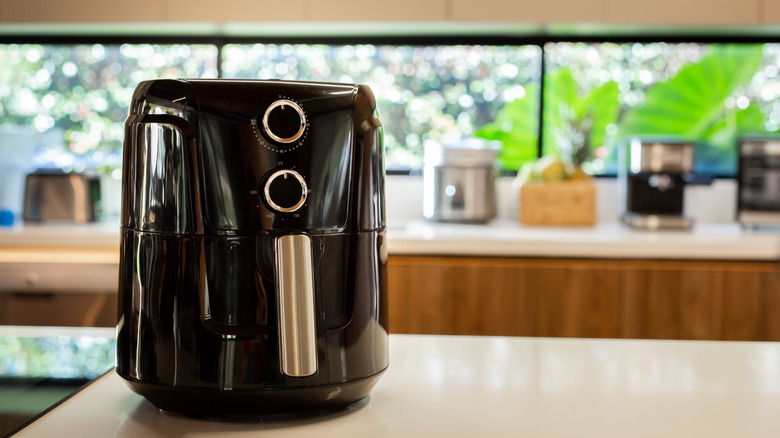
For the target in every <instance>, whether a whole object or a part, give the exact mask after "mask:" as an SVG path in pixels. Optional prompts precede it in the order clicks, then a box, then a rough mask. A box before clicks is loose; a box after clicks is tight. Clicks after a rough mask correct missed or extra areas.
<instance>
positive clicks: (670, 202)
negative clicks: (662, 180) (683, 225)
mask: <svg viewBox="0 0 780 438" xmlns="http://www.w3.org/2000/svg"><path fill="white" fill-rule="evenodd" d="M664 175H665V176H667V177H668V178H669V180H670V181H671V182H672V183H671V186H670V187H665V188H663V189H659V188H658V187H656V185H655V184H653V183H651V180H652V178H657V177H658V175H656V174H650V173H640V174H634V175H628V177H627V178H626V194H627V196H626V209H627V210H628V211H629V212H631V213H640V214H671V215H681V214H682V212H683V197H684V194H685V191H684V190H685V189H684V187H685V184H686V182H685V180H684V179H683V175H682V174H680V173H668V174H664Z"/></svg>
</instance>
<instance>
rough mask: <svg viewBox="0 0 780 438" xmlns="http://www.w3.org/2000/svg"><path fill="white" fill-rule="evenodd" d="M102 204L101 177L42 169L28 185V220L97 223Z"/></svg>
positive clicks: (26, 211)
mask: <svg viewBox="0 0 780 438" xmlns="http://www.w3.org/2000/svg"><path fill="white" fill-rule="evenodd" d="M99 205H100V180H99V179H98V178H95V177H91V176H88V175H85V174H82V173H66V172H63V171H62V170H60V169H39V170H37V171H35V172H33V173H30V174H28V175H27V178H26V180H25V185H24V211H23V213H22V217H23V218H24V220H25V222H48V221H69V222H75V223H86V222H94V221H96V220H97V218H98V210H99Z"/></svg>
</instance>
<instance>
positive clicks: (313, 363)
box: [116, 80, 389, 417]
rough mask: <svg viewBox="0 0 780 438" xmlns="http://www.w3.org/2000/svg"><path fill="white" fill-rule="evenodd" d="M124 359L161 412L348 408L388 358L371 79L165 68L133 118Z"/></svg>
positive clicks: (120, 369) (140, 96) (122, 304)
mask: <svg viewBox="0 0 780 438" xmlns="http://www.w3.org/2000/svg"><path fill="white" fill-rule="evenodd" d="M123 160H124V165H123V178H122V213H121V220H122V228H121V251H120V275H119V314H118V323H117V362H116V371H117V373H118V374H119V375H120V376H121V377H123V378H124V379H125V381H126V382H127V383H128V385H129V386H130V387H131V388H132V389H133V390H134V391H136V392H138V393H139V394H141V395H143V396H144V397H146V398H147V399H148V400H149V401H151V402H152V403H153V404H154V405H155V406H157V407H158V408H160V409H163V410H167V411H173V412H179V413H183V414H186V415H195V416H206V417H225V416H228V417H229V416H245V415H249V416H256V415H266V414H279V413H290V412H300V411H310V410H318V409H336V408H340V407H344V406H346V405H349V404H351V403H353V402H356V401H358V400H360V399H362V398H363V397H365V396H366V395H368V393H369V392H370V390H371V388H372V387H373V386H374V384H375V383H376V382H377V381H378V379H379V378H380V376H381V375H382V373H383V372H384V370H385V369H386V368H387V366H388V363H389V359H388V329H387V298H386V289H387V274H386V270H387V267H386V266H387V249H386V248H387V240H386V225H385V206H384V178H385V171H384V150H383V148H382V125H381V123H380V122H379V120H378V118H377V115H376V104H375V99H374V96H373V94H372V93H371V90H370V89H369V88H368V87H365V86H361V85H352V84H331V83H315V82H291V81H262V80H154V81H147V82H143V83H141V84H139V85H138V87H137V88H136V90H135V94H134V97H133V102H132V106H131V110H130V115H129V117H128V119H127V121H126V123H125V142H124V157H123Z"/></svg>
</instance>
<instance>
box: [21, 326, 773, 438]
mask: <svg viewBox="0 0 780 438" xmlns="http://www.w3.org/2000/svg"><path fill="white" fill-rule="evenodd" d="M390 350H391V351H390V353H391V365H390V369H389V371H388V372H387V373H386V374H385V376H383V377H382V379H381V380H380V382H379V383H378V385H377V386H376V387H375V388H374V390H373V391H372V393H371V395H370V396H369V397H368V398H367V399H365V400H363V401H361V402H358V403H356V404H355V405H353V406H351V407H350V408H348V409H346V410H345V411H343V412H338V413H334V414H330V415H325V416H302V417H295V418H291V417H270V418H261V419H257V421H244V422H229V421H225V422H215V421H206V420H201V419H194V418H188V417H183V416H179V415H174V414H169V413H165V412H162V411H158V410H157V409H155V408H154V407H153V406H152V405H151V404H150V403H148V402H147V401H145V400H144V399H143V398H142V397H141V396H139V395H136V394H135V393H133V392H131V391H130V389H129V388H128V387H127V386H126V385H125V384H124V383H123V382H122V379H121V378H120V377H118V376H117V375H116V374H115V373H113V372H110V373H109V374H107V375H105V376H103V377H101V378H100V379H98V380H97V381H95V382H94V383H92V384H91V385H89V386H88V387H87V388H86V389H85V390H83V391H81V392H79V393H77V394H76V395H75V396H73V397H72V398H70V399H69V400H67V401H66V402H64V403H63V404H61V405H60V406H58V407H57V408H55V409H54V410H52V411H50V412H49V413H48V414H46V415H44V416H43V417H41V418H40V419H38V420H37V421H35V422H34V423H32V424H31V425H30V426H28V427H27V428H25V429H23V430H22V431H21V432H20V433H19V434H18V435H17V436H18V437H19V438H29V437H47V438H48V437H52V436H57V437H70V436H73V437H76V436H78V437H108V436H114V437H126V438H127V437H142V438H154V437H181V438H184V437H209V436H215V437H216V436H219V437H258V436H273V437H306V438H311V437H339V438H349V437H361V438H364V437H401V438H410V437H445V436H446V437H453V438H457V437H469V438H472V437H526V436H527V437H535V438H545V437H566V438H570V437H581V438H587V437H594V438H595V437H598V438H608V437H620V438H623V437H636V438H641V437H653V438H657V437H686V438H689V437H707V438H718V437H728V438H733V437H752V438H760V437H776V436H778V431H780V415H778V413H779V412H780V344H777V343H748V342H702V341H637V340H589V339H545V338H500V337H457V336H417V335H391V338H390Z"/></svg>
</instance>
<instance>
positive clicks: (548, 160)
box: [517, 155, 590, 184]
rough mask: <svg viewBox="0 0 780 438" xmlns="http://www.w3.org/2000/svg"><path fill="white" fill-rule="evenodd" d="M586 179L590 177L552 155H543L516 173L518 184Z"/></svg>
mask: <svg viewBox="0 0 780 438" xmlns="http://www.w3.org/2000/svg"><path fill="white" fill-rule="evenodd" d="M587 179H590V175H588V174H587V173H586V172H585V171H584V170H582V168H581V167H580V166H573V165H570V164H566V163H565V162H564V161H563V160H562V159H561V158H559V157H556V156H553V155H545V156H543V157H541V158H539V159H537V160H536V161H531V162H528V163H525V164H524V165H523V166H522V167H521V168H520V171H519V172H517V183H518V184H523V183H527V182H553V181H563V180H587Z"/></svg>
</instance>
